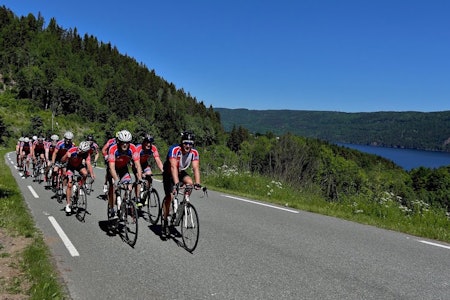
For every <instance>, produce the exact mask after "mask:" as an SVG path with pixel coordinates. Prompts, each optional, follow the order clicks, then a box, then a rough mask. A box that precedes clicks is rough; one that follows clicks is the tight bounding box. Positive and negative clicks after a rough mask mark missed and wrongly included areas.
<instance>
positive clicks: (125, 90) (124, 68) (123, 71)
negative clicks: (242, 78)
mask: <svg viewBox="0 0 450 300" xmlns="http://www.w3.org/2000/svg"><path fill="white" fill-rule="evenodd" d="M5 90H7V91H10V92H12V93H15V94H16V98H17V99H31V100H32V101H33V103H34V105H35V106H36V107H37V108H41V109H46V110H51V111H52V112H54V114H55V115H71V114H74V115H77V116H81V117H82V118H83V119H85V120H86V121H89V122H98V124H100V128H98V131H99V132H102V133H103V132H104V133H105V135H106V137H109V136H110V135H111V134H112V133H113V131H114V128H115V127H116V125H117V123H118V122H119V121H120V120H123V119H125V120H126V119H132V121H131V122H130V124H128V127H131V128H130V129H131V130H133V131H139V132H144V131H151V132H153V133H154V134H155V135H158V136H161V137H162V138H163V139H165V140H177V139H178V135H179V132H180V130H183V129H190V130H193V131H195V132H196V133H197V135H198V137H199V140H198V142H199V143H200V144H202V145H210V144H212V143H215V142H217V141H218V139H219V138H220V135H221V134H222V127H221V124H220V120H219V116H218V114H217V113H216V112H214V110H213V109H212V107H209V108H206V107H205V106H204V104H203V103H202V102H198V101H197V99H196V98H195V97H192V96H191V95H189V94H188V93H185V92H184V90H183V89H177V88H176V87H175V85H174V84H172V83H168V82H167V81H165V80H164V79H162V78H161V77H159V76H157V75H156V74H155V71H154V70H149V69H148V68H147V67H146V66H145V65H143V64H141V63H138V62H137V61H136V60H135V59H134V58H132V57H128V56H126V55H122V54H120V53H119V52H118V50H117V48H116V47H115V46H113V45H112V44H111V43H104V42H102V41H99V40H98V39H97V38H96V37H94V36H92V35H88V34H85V35H84V36H80V35H79V34H78V32H77V29H76V28H74V29H64V28H61V27H60V26H59V25H58V24H57V23H56V20H55V19H53V18H52V19H51V20H50V21H49V22H48V25H47V26H45V20H44V19H43V18H42V16H37V17H35V16H34V15H32V14H29V15H28V16H26V17H20V18H19V17H17V16H15V15H14V13H13V12H12V11H10V10H9V9H7V8H6V7H1V8H0V91H5ZM16 134H17V135H20V134H24V133H21V132H16ZM99 138H100V140H102V141H103V139H104V138H105V137H104V136H101V137H99Z"/></svg>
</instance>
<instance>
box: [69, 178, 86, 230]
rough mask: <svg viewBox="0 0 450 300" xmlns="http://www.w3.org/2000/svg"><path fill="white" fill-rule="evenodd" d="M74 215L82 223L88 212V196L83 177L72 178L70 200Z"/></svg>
mask: <svg viewBox="0 0 450 300" xmlns="http://www.w3.org/2000/svg"><path fill="white" fill-rule="evenodd" d="M70 201H71V206H72V213H75V215H76V217H77V219H78V220H79V221H80V222H84V218H85V216H86V212H87V194H86V188H85V186H84V183H83V176H81V175H80V174H77V175H74V176H73V178H72V196H71V198H70Z"/></svg>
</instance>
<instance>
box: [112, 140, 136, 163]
mask: <svg viewBox="0 0 450 300" xmlns="http://www.w3.org/2000/svg"><path fill="white" fill-rule="evenodd" d="M130 161H139V152H138V151H137V148H136V145H134V144H131V143H130V147H129V148H128V149H127V150H126V151H121V150H120V149H119V147H118V145H117V144H114V145H112V146H111V147H110V148H109V151H108V162H114V163H115V164H116V169H121V168H124V167H126V166H127V165H128V163H129V162H130Z"/></svg>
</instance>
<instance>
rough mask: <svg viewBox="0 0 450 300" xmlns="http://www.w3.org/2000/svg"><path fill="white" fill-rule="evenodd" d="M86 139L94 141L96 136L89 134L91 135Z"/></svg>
mask: <svg viewBox="0 0 450 300" xmlns="http://www.w3.org/2000/svg"><path fill="white" fill-rule="evenodd" d="M86 141H88V142H93V141H94V136H93V135H92V134H89V135H88V136H87V137H86Z"/></svg>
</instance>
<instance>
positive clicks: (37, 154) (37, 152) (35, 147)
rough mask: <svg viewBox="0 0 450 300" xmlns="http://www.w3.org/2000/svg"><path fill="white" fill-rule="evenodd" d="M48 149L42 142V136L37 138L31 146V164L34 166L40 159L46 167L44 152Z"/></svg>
mask: <svg viewBox="0 0 450 300" xmlns="http://www.w3.org/2000/svg"><path fill="white" fill-rule="evenodd" d="M47 147H48V145H47V143H46V142H45V141H44V137H43V136H39V137H38V138H37V139H36V141H34V142H33V144H32V145H31V157H32V158H33V164H34V165H36V163H37V161H38V159H39V158H40V159H41V161H42V162H44V166H45V167H46V165H47V164H46V159H45V150H46V148H47Z"/></svg>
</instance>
